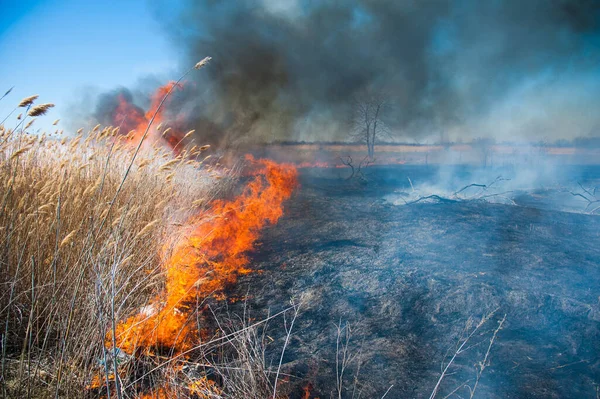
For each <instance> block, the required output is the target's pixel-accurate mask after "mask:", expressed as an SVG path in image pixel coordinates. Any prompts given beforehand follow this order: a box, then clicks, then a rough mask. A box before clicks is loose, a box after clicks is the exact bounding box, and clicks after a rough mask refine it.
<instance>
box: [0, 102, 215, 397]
mask: <svg viewBox="0 0 600 399" xmlns="http://www.w3.org/2000/svg"><path fill="white" fill-rule="evenodd" d="M30 105H31V104H28V105H27V106H30ZM33 109H35V108H32V110H33ZM30 114H31V111H30ZM116 137H119V136H118V129H114V128H111V127H106V128H104V129H101V128H100V127H98V126H97V127H95V128H94V129H93V130H91V131H89V132H87V133H85V132H84V131H82V130H80V131H79V132H78V134H77V135H76V136H74V137H68V138H62V137H60V135H59V134H58V133H56V134H53V135H30V134H27V130H26V129H24V131H23V130H20V129H16V130H14V131H13V130H9V129H5V128H4V127H2V126H1V125H0V193H1V194H0V196H1V198H0V206H1V207H2V212H1V213H0V231H1V234H0V262H1V264H0V284H1V289H0V323H1V325H0V336H1V348H2V353H1V375H0V389H1V390H2V393H1V395H2V396H3V397H81V396H82V392H83V390H84V389H85V387H86V385H87V384H89V382H90V380H91V379H92V378H93V376H94V375H95V374H97V372H98V367H99V359H107V356H108V355H109V354H107V353H106V349H104V348H105V346H104V340H105V337H106V336H107V330H108V329H109V328H111V325H113V324H114V322H115V321H117V322H118V321H119V320H122V319H125V318H126V317H127V316H130V315H131V314H135V313H137V312H138V311H139V309H140V307H141V306H143V305H145V304H146V303H147V302H148V299H149V298H151V297H153V296H154V295H155V294H156V293H157V292H158V290H160V289H161V288H162V284H163V279H162V275H161V270H160V259H159V254H160V253H161V251H160V249H161V246H162V245H163V243H164V242H165V237H167V236H170V235H171V234H172V233H173V232H174V230H175V229H176V228H177V225H178V224H179V223H181V222H183V221H184V220H185V219H187V218H188V217H189V216H190V215H191V214H192V213H195V212H196V211H197V206H198V200H202V201H201V202H202V203H207V202H209V200H210V199H211V197H212V196H214V195H217V194H218V189H219V187H222V185H223V183H221V182H223V180H226V179H223V180H219V184H218V185H217V183H216V179H215V178H214V177H211V176H210V175H209V173H208V172H206V171H205V170H203V169H202V168H200V167H199V165H200V162H198V161H193V162H187V161H188V159H186V160H185V161H186V162H183V159H172V156H171V155H170V154H168V153H166V152H163V151H162V150H159V149H154V150H152V149H147V150H146V151H145V152H142V153H140V155H139V156H138V158H137V159H136V161H135V164H134V168H133V169H132V171H131V173H130V175H129V176H128V178H127V180H126V181H125V184H124V186H123V188H122V190H121V192H120V193H119V195H118V196H117V197H116V199H115V203H114V204H113V206H112V207H111V206H110V205H111V204H110V202H111V201H112V200H113V198H114V197H115V193H116V192H117V189H118V187H119V185H120V184H121V181H122V179H123V175H124V173H125V170H126V166H127V165H128V163H129V161H130V160H131V157H132V150H130V149H129V148H130V147H131V146H130V145H129V146H128V145H126V144H125V143H124V142H122V141H123V140H117V139H115V138H116ZM200 159H201V158H200ZM161 165H162V166H161ZM165 165H168V167H165ZM101 363H102V362H101V361H100V364H101Z"/></svg>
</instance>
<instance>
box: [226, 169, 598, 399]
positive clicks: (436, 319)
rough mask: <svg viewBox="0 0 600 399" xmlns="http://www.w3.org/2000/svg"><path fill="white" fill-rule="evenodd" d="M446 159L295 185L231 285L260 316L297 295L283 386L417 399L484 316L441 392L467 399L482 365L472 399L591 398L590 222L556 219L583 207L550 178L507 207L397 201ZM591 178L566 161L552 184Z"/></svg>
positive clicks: (593, 270)
mask: <svg viewBox="0 0 600 399" xmlns="http://www.w3.org/2000/svg"><path fill="white" fill-rule="evenodd" d="M448 168H449V167H447V166H440V167H430V168H427V167H415V166H395V167H380V168H374V169H372V170H369V177H368V179H369V181H368V182H367V183H363V184H356V182H353V181H347V180H343V179H340V178H338V177H337V173H338V171H336V170H322V169H321V170H319V169H304V170H303V171H302V173H301V177H300V184H301V189H300V190H299V191H298V192H297V193H296V195H295V196H294V197H293V198H292V199H291V200H290V202H289V204H288V205H287V207H286V209H287V210H286V214H285V216H284V217H283V218H282V219H281V220H280V222H279V224H278V225H277V226H274V227H272V228H269V229H268V230H266V231H265V234H264V236H263V239H262V244H261V246H260V247H259V251H257V252H255V254H254V257H253V260H254V262H255V265H256V267H258V268H260V269H261V270H263V273H261V274H253V275H249V276H246V277H244V278H243V279H242V281H241V282H240V283H239V284H238V285H237V286H236V288H235V290H234V292H235V293H236V294H237V295H244V294H245V293H249V296H250V299H249V302H248V305H246V306H247V308H248V309H250V310H246V311H251V312H252V313H253V314H254V315H255V316H256V317H260V316H261V315H264V314H266V312H267V309H269V310H270V312H275V311H277V310H279V309H280V308H281V307H282V304H284V303H285V302H286V300H288V299H289V298H290V297H295V298H297V300H300V301H301V303H302V309H301V312H300V315H299V316H298V319H297V320H296V322H295V325H294V330H295V333H294V334H293V336H292V339H291V342H290V343H289V346H288V349H287V351H286V354H285V358H284V359H285V362H286V363H287V365H288V368H289V370H288V372H289V373H290V374H291V375H293V376H294V377H291V379H290V381H291V382H292V383H293V384H296V385H298V386H306V385H307V384H309V383H310V384H312V387H313V389H314V395H315V396H316V397H321V398H323V397H330V395H334V396H335V397H337V396H338V392H339V391H341V397H357V395H358V392H362V395H361V397H382V396H383V395H384V393H386V391H387V390H388V388H390V387H391V386H393V387H392V388H391V389H390V390H389V392H388V396H389V397H394V398H403V397H419V398H421V397H425V398H427V397H430V394H431V393H432V391H433V390H434V386H435V385H436V382H437V381H438V379H439V378H440V375H441V371H442V370H443V368H444V367H445V366H446V365H447V364H448V362H449V361H450V359H451V358H452V356H453V355H454V354H455V353H456V352H457V348H458V347H459V345H460V344H461V343H462V342H463V341H464V339H465V338H466V336H467V335H468V334H470V333H471V332H472V331H474V330H475V328H476V326H477V325H478V323H479V322H480V321H481V319H482V317H489V319H488V320H487V322H485V323H484V324H483V325H482V326H481V327H480V328H479V329H478V330H477V332H476V333H475V334H474V335H473V336H472V337H471V338H470V340H469V342H468V343H467V345H466V346H465V347H463V350H464V349H465V348H467V347H468V348H469V349H468V350H464V351H462V350H461V351H459V352H460V353H459V354H458V356H457V357H456V358H455V359H454V361H453V363H452V364H451V365H450V367H449V369H448V371H447V372H446V376H445V377H444V379H443V381H442V383H441V384H440V388H439V392H438V396H437V397H446V396H447V395H450V397H469V396H470V392H469V388H468V387H467V386H469V387H471V388H473V387H474V384H475V381H476V380H477V376H478V374H481V377H480V379H479V382H478V386H477V391H476V395H475V397H485V398H581V397H595V395H596V392H597V389H598V388H597V383H598V381H599V379H600V363H598V359H599V351H600V346H599V344H598V343H599V342H600V340H599V338H600V336H599V332H600V330H599V325H600V301H599V298H598V287H599V286H600V280H599V278H598V262H599V261H600V249H599V248H598V246H597V245H595V243H596V242H598V238H599V237H600V220H599V219H598V217H597V216H590V215H585V214H582V213H581V212H565V209H566V207H570V208H569V209H571V210H573V209H574V207H576V206H580V207H581V208H579V210H580V211H581V210H582V209H583V207H584V205H585V201H583V200H582V199H581V198H576V197H573V196H572V195H570V194H567V195H566V197H565V196H564V193H562V192H559V191H556V190H551V189H550V188H549V186H548V187H546V189H545V190H536V191H534V190H530V191H524V190H521V191H515V193H513V194H511V195H513V197H514V199H515V201H516V205H513V204H510V205H507V204H503V203H496V204H494V203H489V202H485V201H475V200H472V201H464V202H453V203H450V202H448V203H446V202H439V201H435V202H432V203H414V204H411V205H405V204H404V203H403V202H400V203H399V204H398V205H394V204H393V202H394V201H395V199H396V198H398V196H399V195H401V194H402V193H410V192H411V190H412V188H411V186H410V184H409V182H408V180H407V178H410V179H411V180H412V182H413V184H414V185H415V189H418V185H419V184H421V185H428V184H430V185H431V186H439V184H440V182H439V179H440V176H446V174H445V170H447V169H448ZM516 171H518V169H516V170H512V176H511V170H481V169H477V168H472V167H462V168H459V170H455V173H454V174H453V176H454V177H455V178H456V182H455V183H453V184H455V188H454V189H455V190H458V189H459V188H460V187H462V183H460V184H458V181H461V180H464V181H467V182H468V181H471V182H474V181H473V180H471V179H473V178H474V176H482V172H485V173H484V174H485V175H490V176H495V174H497V173H503V175H504V176H506V177H507V178H508V177H512V178H516V177H518V176H515V174H517V172H516ZM598 172H599V170H598V168H597V167H575V168H572V169H570V170H568V174H566V175H565V177H564V179H563V180H562V181H561V180H560V179H558V180H555V182H554V183H555V187H556V185H558V184H559V183H560V184H563V185H568V184H574V182H575V181H581V182H584V183H585V184H592V183H593V182H594V180H593V176H598ZM567 175H568V177H566V176H567ZM443 180H444V181H445V182H448V181H453V180H452V179H448V178H447V177H444V179H443ZM484 181H485V180H484ZM486 183H487V181H486ZM509 183H510V181H509V182H506V183H505V184H509ZM530 183H532V182H531V181H530ZM515 190H516V188H515ZM571 198H573V199H574V201H573V200H571ZM578 201H579V202H578ZM396 203H397V202H396ZM229 311H230V312H240V311H241V306H240V305H239V304H234V305H229ZM502 320H504V321H503V323H502V325H501V328H500V329H499V330H498V327H499V323H500V322H501V321H502ZM288 325H289V320H288ZM281 327H282V323H278V324H277V329H278V330H279V336H278V337H277V339H278V340H279V342H283V338H284V336H285V334H283V330H282V329H281ZM340 328H341V329H342V331H341V333H340V331H339V329H340ZM272 329H275V328H274V327H272ZM494 332H496V334H494ZM492 337H494V338H495V339H494V340H493V342H492V345H491V346H490V340H491V339H492ZM347 338H349V343H348V344H347V345H346V339H347ZM276 347H277V349H275V350H274V352H275V353H274V354H273V356H274V357H277V355H278V353H279V350H280V347H281V345H278V346H276ZM490 347H491V349H490V350H489V353H488V356H487V357H486V352H487V351H488V348H490ZM346 349H347V350H346ZM344 358H346V359H350V360H349V361H347V364H346V365H345V366H344V367H345V369H344V372H343V376H341V374H342V373H341V370H342V364H343V363H344ZM482 364H485V369H484V370H481V365H482ZM481 371H483V372H482V373H481ZM455 389H457V390H456V391H454V390H455ZM453 391H454V394H455V395H452V392H453ZM297 392H301V391H300V390H297Z"/></svg>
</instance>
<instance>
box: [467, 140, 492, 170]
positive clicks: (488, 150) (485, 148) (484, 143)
mask: <svg viewBox="0 0 600 399" xmlns="http://www.w3.org/2000/svg"><path fill="white" fill-rule="evenodd" d="M494 144H495V140H494V139H492V138H485V137H479V138H476V139H474V140H473V141H472V142H471V146H472V147H473V148H474V149H476V150H478V151H479V152H480V153H481V156H482V157H483V167H484V168H485V167H487V165H488V160H489V159H490V158H491V156H492V154H493V152H494V151H493V150H494V148H493V146H494ZM490 164H491V161H490Z"/></svg>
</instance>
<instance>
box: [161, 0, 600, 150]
mask: <svg viewBox="0 0 600 399" xmlns="http://www.w3.org/2000/svg"><path fill="white" fill-rule="evenodd" d="M168 5H169V4H168V3H166V2H156V3H155V6H156V9H157V10H158V11H159V12H160V13H161V18H162V19H163V20H164V21H165V26H166V27H167V31H168V32H169V34H170V35H171V36H172V39H173V42H174V43H176V45H178V46H181V47H182V52H183V54H185V56H184V59H182V64H183V65H187V66H189V65H193V64H194V63H195V62H197V61H198V60H199V59H200V58H202V57H204V56H206V55H210V56H212V57H213V63H212V64H211V66H210V67H209V68H207V69H205V70H203V71H202V73H199V74H195V75H194V77H193V78H192V79H196V81H195V82H194V83H193V85H191V86H188V87H187V88H186V90H185V94H181V95H179V97H178V100H177V101H174V102H173V103H172V106H173V107H175V106H177V107H179V110H178V112H180V113H185V115H186V116H187V121H188V123H189V125H190V126H189V127H190V128H195V129H196V130H197V132H198V134H199V135H200V136H201V137H202V139H203V140H205V141H209V142H212V143H216V144H233V143H236V142H248V141H250V142H255V141H273V140H307V141H328V140H344V139H347V138H348V121H349V114H350V108H351V105H352V102H353V101H354V100H355V99H356V98H360V96H361V93H363V92H364V91H365V90H371V91H377V92H379V93H383V94H384V95H385V96H386V97H387V98H388V103H389V106H388V108H387V112H386V115H385V118H386V122H387V125H388V126H389V128H390V131H391V132H392V134H393V136H394V137H395V138H396V139H398V140H407V139H409V140H424V139H426V138H430V137H433V138H434V139H436V140H437V139H439V138H440V137H442V138H444V139H447V140H459V139H465V140H469V139H471V138H475V137H493V138H495V139H496V140H499V141H505V140H519V139H525V140H540V139H546V140H556V139H559V138H566V139H571V138H573V137H576V136H588V135H594V134H598V133H600V113H598V112H597V110H598V109H600V97H599V96H598V95H597V93H598V89H599V88H600V69H599V68H598V65H599V61H600V50H599V49H600V29H599V28H600V1H598V0H553V1H548V0H530V1H526V2H523V1H520V0H506V1H478V0H454V1H441V0H424V1H408V0H403V1H379V0H352V1H333V0H332V1H327V0H326V1H319V2H314V1H309V0H291V1H275V0H262V1H250V0H248V1H244V0H221V1H212V0H206V1H192V0H185V1H184V2H183V3H182V5H181V7H180V8H179V9H178V11H177V13H176V15H171V16H170V17H166V16H165V12H166V11H165V10H167V9H168Z"/></svg>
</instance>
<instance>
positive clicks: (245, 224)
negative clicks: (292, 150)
mask: <svg viewBox="0 0 600 399" xmlns="http://www.w3.org/2000/svg"><path fill="white" fill-rule="evenodd" d="M247 159H248V160H249V161H250V162H251V164H252V166H253V170H252V180H251V181H250V182H249V183H248V184H247V186H246V188H245V189H244V192H243V193H242V195H240V196H239V197H238V198H236V199H234V200H232V201H223V200H217V201H215V202H214V203H213V204H212V205H211V207H210V208H209V210H208V211H206V212H204V213H202V214H199V215H197V216H195V217H193V218H191V219H190V220H189V221H188V223H187V224H186V226H187V227H186V228H185V230H184V231H183V232H182V233H183V234H182V236H181V238H179V239H177V240H176V241H175V242H174V243H171V244H169V245H166V246H165V248H164V253H165V258H166V261H165V262H164V265H163V266H164V271H165V273H166V289H165V292H164V293H163V295H161V296H160V297H158V298H156V299H155V301H154V302H153V304H152V305H151V306H150V308H152V309H156V310H153V311H152V312H150V313H151V314H148V312H141V313H140V314H138V315H136V316H134V317H131V318H130V319H128V320H127V321H126V322H124V323H121V324H120V325H119V326H118V328H117V334H116V344H117V347H119V348H121V349H123V350H125V351H126V352H128V353H130V354H133V353H138V352H139V351H140V350H141V351H152V349H153V348H154V349H157V350H164V349H169V350H170V353H174V352H175V353H176V352H182V351H185V350H188V349H190V348H192V347H193V346H194V344H195V343H197V342H198V331H197V328H196V325H195V323H194V322H193V321H192V320H190V316H191V315H192V314H193V313H194V311H193V309H192V307H193V306H194V304H196V303H198V300H200V301H202V300H203V299H204V298H206V297H208V296H210V295H211V294H213V293H219V292H222V290H223V288H225V286H226V284H228V283H233V282H235V281H236V278H237V276H238V275H239V274H244V273H248V272H249V270H248V269H247V266H248V263H249V259H248V255H247V252H248V251H249V250H251V249H253V247H254V244H255V242H256V241H257V239H258V237H259V233H260V230H261V229H262V228H263V227H264V226H265V225H267V224H273V223H276V222H277V220H278V219H279V218H280V217H281V216H282V214H283V207H282V204H283V202H284V201H285V200H286V199H288V198H289V197H290V195H291V194H292V191H293V190H294V188H295V186H296V184H297V172H296V169H295V168H294V167H293V166H292V165H282V164H277V163H275V162H272V161H269V160H264V159H261V160H254V159H253V158H252V157H251V156H247Z"/></svg>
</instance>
